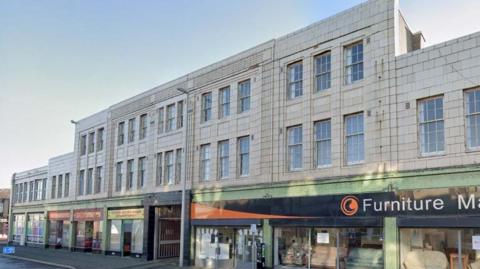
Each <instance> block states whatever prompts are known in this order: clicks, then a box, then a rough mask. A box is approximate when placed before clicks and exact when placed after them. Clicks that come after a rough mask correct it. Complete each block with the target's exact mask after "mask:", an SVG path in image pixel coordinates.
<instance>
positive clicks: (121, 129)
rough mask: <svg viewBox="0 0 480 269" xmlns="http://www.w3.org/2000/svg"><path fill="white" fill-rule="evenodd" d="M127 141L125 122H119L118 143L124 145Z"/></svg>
mask: <svg viewBox="0 0 480 269" xmlns="http://www.w3.org/2000/svg"><path fill="white" fill-rule="evenodd" d="M124 142H125V122H123V121H122V122H119V123H118V130H117V145H119V146H120V145H123V143H124Z"/></svg>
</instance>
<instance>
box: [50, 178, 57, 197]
mask: <svg viewBox="0 0 480 269" xmlns="http://www.w3.org/2000/svg"><path fill="white" fill-rule="evenodd" d="M55 194H57V176H53V177H52V191H51V192H50V198H51V199H55Z"/></svg>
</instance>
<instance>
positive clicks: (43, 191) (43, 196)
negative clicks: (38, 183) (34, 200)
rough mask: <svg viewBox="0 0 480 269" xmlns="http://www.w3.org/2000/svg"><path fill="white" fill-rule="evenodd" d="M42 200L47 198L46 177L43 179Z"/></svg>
mask: <svg viewBox="0 0 480 269" xmlns="http://www.w3.org/2000/svg"><path fill="white" fill-rule="evenodd" d="M42 186H43V188H42V200H45V198H46V195H47V179H46V178H44V179H42Z"/></svg>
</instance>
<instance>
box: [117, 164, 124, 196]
mask: <svg viewBox="0 0 480 269" xmlns="http://www.w3.org/2000/svg"><path fill="white" fill-rule="evenodd" d="M122 166H123V162H117V165H116V166H115V191H116V192H120V191H122V180H123V179H122V177H123V175H122Z"/></svg>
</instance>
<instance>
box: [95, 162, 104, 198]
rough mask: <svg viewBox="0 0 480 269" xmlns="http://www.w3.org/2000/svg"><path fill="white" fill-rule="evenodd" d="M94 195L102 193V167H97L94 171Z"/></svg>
mask: <svg viewBox="0 0 480 269" xmlns="http://www.w3.org/2000/svg"><path fill="white" fill-rule="evenodd" d="M93 191H94V193H100V192H101V191H102V167H101V166H97V168H96V169H95V188H94V190H93Z"/></svg>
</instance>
